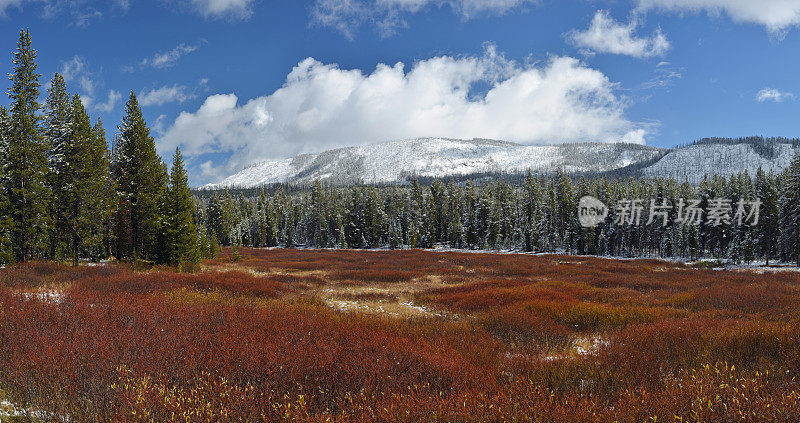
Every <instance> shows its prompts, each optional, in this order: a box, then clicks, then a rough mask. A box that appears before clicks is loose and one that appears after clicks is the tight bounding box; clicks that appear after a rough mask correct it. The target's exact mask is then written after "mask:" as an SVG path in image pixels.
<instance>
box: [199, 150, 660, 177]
mask: <svg viewBox="0 0 800 423" xmlns="http://www.w3.org/2000/svg"><path fill="white" fill-rule="evenodd" d="M666 151H667V150H664V149H659V148H654V147H646V146H642V145H634V144H601V143H584V144H563V145H555V146H524V145H520V144H515V143H510V142H505V141H495V140H482V139H474V140H455V139H443V138H420V139H412V140H404V141H393V142H389V143H384V144H372V145H365V146H360V147H349V148H340V149H335V150H329V151H325V152H322V153H319V154H302V155H299V156H295V157H292V158H288V159H284V160H272V161H266V162H262V163H258V164H255V165H252V166H250V167H248V168H246V169H244V170H242V171H241V172H239V173H236V174H235V175H232V176H230V177H228V178H226V179H225V180H223V181H222V182H220V183H218V184H209V185H206V186H205V188H222V187H239V188H250V187H256V186H260V185H265V184H271V183H280V182H290V183H295V184H309V183H313V182H314V181H316V180H321V181H326V182H329V183H333V184H348V183H357V182H364V183H392V182H400V181H404V180H407V178H408V177H409V176H411V175H416V176H420V177H441V178H445V177H448V176H457V175H470V174H476V173H484V172H523V171H527V170H528V169H530V170H532V171H534V172H551V171H555V170H557V169H563V170H564V171H566V172H606V171H611V170H614V169H619V168H622V167H625V166H629V165H631V164H635V163H640V162H644V161H647V160H652V159H654V158H656V157H658V156H660V155H663V154H664V153H665V152H666Z"/></svg>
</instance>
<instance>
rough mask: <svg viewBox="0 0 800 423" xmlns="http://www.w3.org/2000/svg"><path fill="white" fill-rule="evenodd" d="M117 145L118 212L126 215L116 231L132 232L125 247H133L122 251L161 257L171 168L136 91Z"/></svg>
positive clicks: (122, 253) (126, 254)
mask: <svg viewBox="0 0 800 423" xmlns="http://www.w3.org/2000/svg"><path fill="white" fill-rule="evenodd" d="M114 147H115V153H114V166H113V170H114V178H115V181H116V188H117V193H118V195H119V197H120V209H119V210H118V213H120V214H121V216H122V217H123V218H122V219H120V218H118V219H117V228H116V232H117V237H118V238H120V237H125V236H128V234H130V235H129V236H130V246H129V247H125V248H129V250H127V251H125V250H123V251H120V252H119V253H118V254H119V255H120V256H122V257H129V258H133V259H134V260H136V259H137V258H145V259H155V258H158V256H159V254H158V253H159V251H158V248H157V246H158V240H159V236H160V234H161V233H162V227H161V226H162V223H163V221H162V220H163V219H162V216H161V211H162V207H163V202H164V195H165V194H166V190H167V171H166V166H165V165H164V164H163V163H162V161H161V158H160V157H159V156H158V154H157V153H156V147H155V142H154V140H153V137H151V136H150V129H149V128H148V127H147V123H146V122H145V120H144V117H143V116H142V110H141V108H140V107H139V102H138V100H137V99H136V95H135V94H134V93H133V92H132V91H131V94H130V98H129V99H128V103H127V104H126V105H125V117H123V119H122V124H121V125H120V126H119V139H118V140H117V142H116V143H115V146H114ZM126 215H127V216H126ZM125 217H127V219H126V218H125ZM122 245H123V244H122V243H121V244H120V246H122Z"/></svg>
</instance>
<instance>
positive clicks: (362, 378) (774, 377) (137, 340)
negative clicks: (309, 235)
mask: <svg viewBox="0 0 800 423" xmlns="http://www.w3.org/2000/svg"><path fill="white" fill-rule="evenodd" d="M0 286H1V287H2V288H0V399H2V403H0V404H2V406H0V416H3V415H6V416H9V415H15V416H16V417H13V419H17V420H21V421H27V420H28V419H30V420H35V421H40V420H44V421H64V422H66V421H71V422H75V421H78V422H83V421H87V422H93V421H103V422H139V421H146V422H172V421H182V422H228V421H303V422H306V421H308V422H323V421H341V422H373V421H378V422H418V421H425V422H437V421H442V422H475V421H478V422H497V421H515V422H516V421H520V422H528V421H530V422H573V421H579V422H595V421H599V422H615V421H618V422H646V421H652V422H660V421H670V422H686V421H703V422H706V421H708V422H729V421H754V422H755V421H787V422H788V421H798V420H800V386H798V381H797V380H796V377H797V375H798V371H800V272H796V271H793V270H790V269H730V270H719V269H712V268H708V267H707V266H699V265H698V266H694V265H690V264H684V263H676V262H669V261H659V260H613V259H602V258H594V257H580V256H559V255H523V254H484V253H462V252H433V251H423V250H402V251H349V250H294V249H238V250H235V251H234V250H232V249H225V250H224V251H223V252H222V253H221V254H220V256H219V257H218V258H216V259H213V260H205V261H203V262H202V264H201V270H200V271H198V272H197V273H191V274H185V273H175V272H173V271H171V270H169V269H166V268H150V269H145V268H142V267H133V266H130V265H125V264H116V263H104V264H101V265H95V266H90V265H81V266H79V267H76V268H72V267H69V266H66V265H62V264H58V263H52V262H32V263H26V264H21V265H17V266H13V267H9V268H7V269H2V270H0ZM5 409H9V410H5ZM4 413H5V414H4ZM8 418H10V417H8Z"/></svg>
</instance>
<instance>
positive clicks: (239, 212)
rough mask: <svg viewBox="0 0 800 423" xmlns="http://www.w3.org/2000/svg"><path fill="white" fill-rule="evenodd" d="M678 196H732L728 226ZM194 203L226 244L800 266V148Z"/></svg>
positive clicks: (204, 223) (704, 199)
mask: <svg viewBox="0 0 800 423" xmlns="http://www.w3.org/2000/svg"><path fill="white" fill-rule="evenodd" d="M584 196H593V197H595V198H597V199H599V200H601V201H602V202H604V203H605V204H606V205H608V207H609V208H611V210H610V215H609V216H608V218H607V219H606V220H605V221H604V222H603V223H601V224H599V225H597V226H596V227H592V228H585V227H583V226H582V225H581V224H580V222H579V218H578V212H577V207H578V204H579V200H580V199H581V198H582V197H584ZM625 199H642V202H641V203H642V204H643V205H644V210H643V219H642V222H641V224H639V225H634V224H621V223H619V222H616V221H619V220H621V219H619V217H620V216H617V215H618V214H619V213H621V211H620V210H614V205H615V204H619V203H620V202H622V201H624V200H625ZM681 199H684V200H687V203H688V201H689V200H695V201H698V208H700V209H701V210H703V211H704V212H708V210H709V209H710V208H711V207H712V205H714V204H716V203H717V202H718V199H725V200H726V201H727V202H728V204H729V205H731V208H732V209H731V210H729V211H728V212H727V214H728V216H727V217H728V218H727V219H725V220H724V221H722V222H720V224H719V225H717V224H714V223H713V222H709V221H708V219H706V216H701V217H702V219H700V220H698V222H697V223H698V224H696V225H695V224H686V223H682V222H680V217H679V216H678V214H679V213H680V212H681V210H680V208H679V207H676V205H677V204H680V202H681ZM650 200H653V202H654V204H658V205H661V204H669V205H672V207H671V208H670V209H669V210H667V211H664V213H665V216H664V219H663V220H658V224H646V223H647V222H646V220H647V217H648V216H647V213H648V211H647V205H648V204H649V203H650ZM739 200H742V201H745V200H746V201H747V202H748V203H751V202H752V203H755V202H756V200H758V205H759V207H758V212H759V213H758V217H759V219H758V222H753V221H752V220H753V219H751V222H749V223H747V222H741V224H740V222H739V221H737V219H735V213H736V205H737V204H739ZM195 201H196V204H197V211H196V214H197V216H198V222H200V225H201V232H203V235H202V236H203V237H211V238H212V239H211V242H214V243H217V242H218V243H220V244H222V245H242V246H253V247H274V246H283V247H292V246H301V245H302V246H308V247H320V248H387V247H388V248H407V247H412V248H431V247H434V246H449V247H452V248H460V249H491V250H516V251H532V252H561V253H568V254H593V255H594V254H596V255H612V256H624V257H664V258H666V257H680V258H689V259H698V258H716V259H728V260H731V261H733V262H736V263H742V262H752V261H754V260H757V259H761V260H766V261H767V263H769V261H770V260H773V261H774V260H780V261H784V262H795V261H796V262H798V265H800V242H799V241H800V236H799V235H800V232H798V230H799V229H800V225H799V223H800V157H797V158H795V159H794V161H793V162H792V164H791V166H790V167H789V168H788V169H786V170H785V171H783V172H782V173H780V174H775V173H774V172H769V173H767V172H764V171H763V170H761V169H759V170H758V172H757V173H756V175H750V174H748V173H747V172H746V171H745V172H744V173H741V174H738V175H734V176H731V177H730V178H725V177H721V176H713V177H707V178H705V179H704V180H703V181H702V183H700V184H699V185H691V184H689V183H688V182H678V181H676V180H674V179H668V178H667V179H665V178H652V179H647V178H633V177H631V178H610V177H578V178H573V177H570V176H569V175H567V174H564V173H561V172H559V173H557V174H556V175H550V176H547V175H531V174H528V176H527V177H526V178H525V179H524V180H523V181H522V182H521V183H515V182H513V180H504V179H494V180H490V181H488V182H484V183H473V182H471V181H467V182H466V183H456V182H455V181H454V180H450V181H449V182H445V181H442V180H434V181H433V182H432V183H430V184H427V185H422V184H420V183H419V182H418V181H416V180H413V181H412V182H411V183H410V184H409V185H407V186H354V187H335V186H326V185H323V184H321V183H319V182H317V183H316V184H314V186H313V187H311V188H309V189H300V190H298V189H291V190H290V189H286V188H284V187H277V188H274V189H270V190H264V189H263V188H262V190H261V192H260V194H258V195H244V194H242V193H240V194H238V195H237V194H235V193H234V194H232V193H231V192H230V191H229V190H224V191H215V192H198V193H197V195H196V196H195ZM749 211H750V210H749ZM749 211H748V213H749ZM751 217H754V216H751ZM739 220H742V219H739ZM662 221H663V222H664V223H663V224H662ZM753 223H755V224H753Z"/></svg>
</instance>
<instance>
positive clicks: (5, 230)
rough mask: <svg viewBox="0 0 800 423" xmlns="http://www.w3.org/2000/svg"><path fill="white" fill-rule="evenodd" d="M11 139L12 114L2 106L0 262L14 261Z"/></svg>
mask: <svg viewBox="0 0 800 423" xmlns="http://www.w3.org/2000/svg"><path fill="white" fill-rule="evenodd" d="M10 139H11V116H9V114H8V110H7V109H6V108H5V107H3V106H0V264H8V263H12V262H13V261H14V251H13V249H12V243H11V239H12V236H13V234H12V226H13V221H12V220H11V203H10V202H9V201H8V195H7V187H8V186H9V185H10V184H9V178H8V144H9V142H10Z"/></svg>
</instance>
